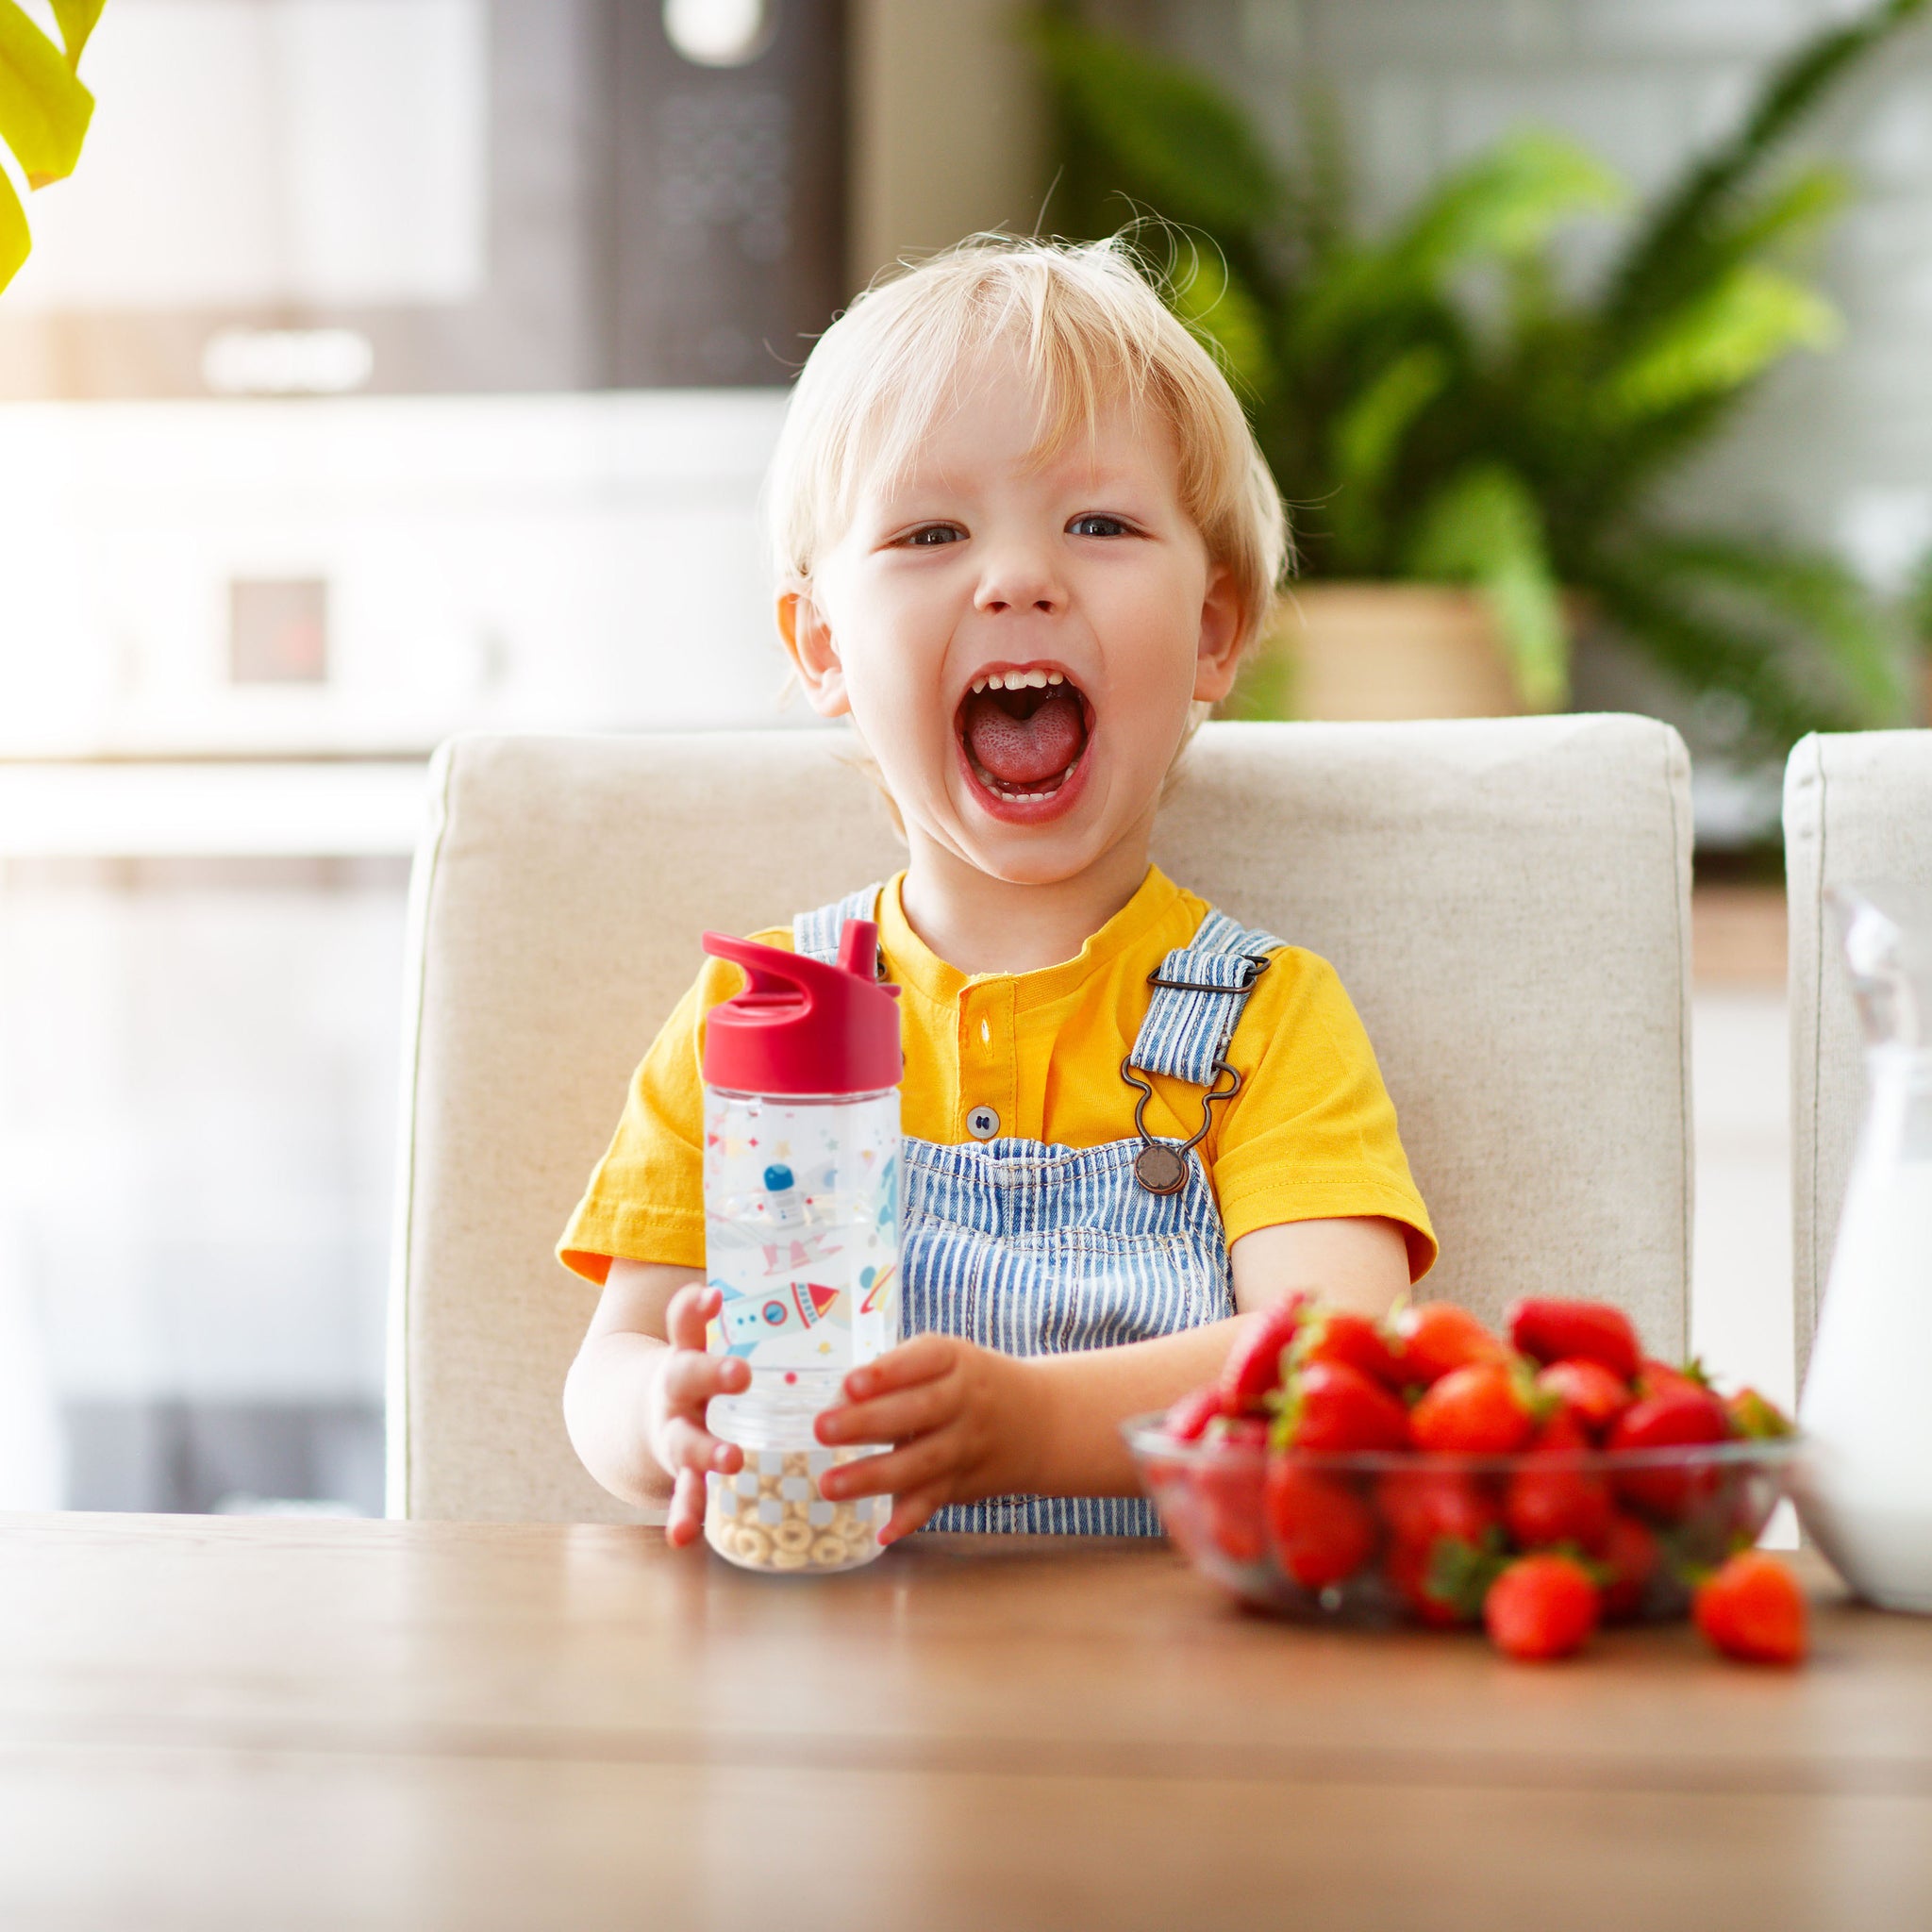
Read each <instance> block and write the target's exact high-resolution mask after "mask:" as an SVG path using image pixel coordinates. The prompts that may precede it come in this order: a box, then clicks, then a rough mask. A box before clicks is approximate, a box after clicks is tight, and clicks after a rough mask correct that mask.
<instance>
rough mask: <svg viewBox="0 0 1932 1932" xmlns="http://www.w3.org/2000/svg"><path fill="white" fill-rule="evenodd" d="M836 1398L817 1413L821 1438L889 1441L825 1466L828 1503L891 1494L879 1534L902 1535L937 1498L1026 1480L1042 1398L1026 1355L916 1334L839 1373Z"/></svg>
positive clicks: (971, 1498) (966, 1498) (953, 1498)
mask: <svg viewBox="0 0 1932 1932" xmlns="http://www.w3.org/2000/svg"><path fill="white" fill-rule="evenodd" d="M845 1396H846V1400H845V1402H844V1404H843V1405H842V1406H841V1407H837V1408H828V1409H826V1410H825V1412H824V1414H823V1415H821V1416H820V1417H819V1419H818V1424H817V1427H818V1438H819V1441H822V1442H824V1443H827V1444H839V1443H844V1442H890V1443H891V1444H892V1445H893V1446H892V1447H891V1449H890V1450H887V1451H885V1452H884V1453H882V1454H880V1455H877V1456H868V1457H864V1458H863V1459H861V1460H859V1461H857V1462H848V1463H841V1464H840V1465H839V1466H838V1467H837V1468H834V1469H829V1470H827V1471H826V1472H825V1474H824V1477H823V1478H822V1479H821V1480H820V1483H819V1490H820V1492H821V1493H822V1494H823V1495H824V1496H826V1497H827V1498H829V1499H830V1500H831V1501H833V1502H841V1503H842V1502H849V1501H850V1500H851V1499H852V1498H853V1497H855V1496H891V1497H892V1498H893V1499H894V1501H893V1505H892V1514H891V1521H890V1522H888V1523H887V1524H886V1526H885V1528H884V1529H883V1530H882V1531H881V1532H880V1534H879V1541H881V1542H888V1543H890V1542H896V1541H898V1539H899V1538H900V1537H902V1536H909V1535H910V1534H911V1533H912V1532H913V1531H914V1530H915V1529H917V1528H918V1527H919V1525H920V1524H922V1523H924V1521H925V1520H926V1518H927V1517H928V1516H930V1515H931V1514H932V1513H933V1511H934V1510H935V1509H937V1508H939V1507H940V1506H941V1504H943V1503H973V1502H977V1501H978V1500H979V1498H980V1497H982V1496H998V1495H1005V1494H1007V1493H1008V1491H1014V1490H1024V1489H1027V1488H1030V1487H1031V1483H1030V1481H1029V1472H1030V1470H1031V1469H1032V1467H1033V1460H1032V1457H1033V1448H1034V1443H1033V1435H1032V1432H1033V1431H1034V1430H1036V1429H1037V1428H1038V1426H1039V1423H1040V1414H1041V1405H1040V1402H1039V1399H1038V1394H1037V1392H1036V1391H1034V1390H1033V1387H1032V1379H1031V1373H1030V1370H1029V1366H1028V1364H1027V1363H1025V1362H1023V1361H1019V1360H1016V1359H1015V1358H1014V1357H1011V1356H1007V1355H999V1354H996V1353H995V1352H994V1351H993V1350H991V1349H987V1348H977V1347H975V1346H974V1344H973V1343H972V1342H970V1341H959V1340H958V1337H956V1336H951V1335H919V1336H915V1337H914V1338H913V1339H912V1340H911V1341H908V1342H903V1343H901V1345H900V1346H899V1347H897V1348H895V1349H892V1350H891V1352H890V1353H889V1354H886V1355H882V1356H880V1357H879V1358H878V1359H877V1360H876V1361H874V1362H869V1363H867V1364H866V1366H865V1367H864V1368H862V1369H854V1370H853V1371H852V1373H851V1374H849V1375H847V1376H846V1377H845Z"/></svg>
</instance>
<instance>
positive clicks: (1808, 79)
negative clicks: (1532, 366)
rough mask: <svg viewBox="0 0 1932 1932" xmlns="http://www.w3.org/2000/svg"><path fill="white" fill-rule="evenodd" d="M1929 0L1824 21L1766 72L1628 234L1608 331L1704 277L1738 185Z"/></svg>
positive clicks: (1609, 302) (1669, 301)
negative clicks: (1706, 151) (1732, 127)
mask: <svg viewBox="0 0 1932 1932" xmlns="http://www.w3.org/2000/svg"><path fill="white" fill-rule="evenodd" d="M1927 4H1928V0H1884V4H1883V5H1880V6H1877V7H1874V8H1872V10H1871V11H1870V12H1868V13H1865V14H1863V15H1861V16H1860V17H1859V18H1858V19H1857V20H1852V21H1848V22H1846V23H1845V24H1844V25H1842V26H1834V27H1828V28H1827V29H1826V30H1825V31H1824V32H1823V33H1821V34H1818V35H1815V36H1814V37H1813V38H1812V39H1810V40H1807V41H1804V42H1800V43H1799V45H1798V46H1797V47H1795V48H1794V49H1793V50H1792V52H1791V53H1790V55H1789V56H1788V57H1787V58H1785V59H1784V60H1783V61H1781V62H1780V63H1779V64H1778V65H1777V66H1776V67H1774V69H1773V70H1772V72H1771V74H1770V75H1768V76H1767V78H1766V80H1765V83H1764V85H1763V87H1762V88H1761V89H1760V90H1759V91H1758V93H1757V99H1756V100H1755V101H1754V102H1753V104H1752V106H1751V108H1750V109H1749V111H1748V112H1747V113H1746V114H1745V116H1744V118H1743V121H1742V122H1741V123H1740V125H1739V128H1738V131H1737V132H1736V133H1735V134H1734V135H1733V136H1732V137H1731V138H1730V140H1728V141H1726V142H1723V143H1722V144H1721V145H1720V146H1718V147H1717V148H1716V149H1715V150H1714V151H1713V152H1712V153H1711V154H1710V155H1709V156H1708V157H1707V158H1706V159H1705V160H1704V161H1703V162H1702V163H1701V164H1700V165H1699V166H1697V167H1696V168H1694V169H1692V170H1691V173H1690V174H1689V175H1686V176H1685V178H1684V179H1683V181H1682V182H1681V183H1680V184H1679V186H1678V187H1677V189H1676V191H1675V192H1674V193H1672V194H1668V195H1666V196H1665V197H1664V198H1663V199H1662V200H1661V201H1659V202H1658V203H1657V207H1656V208H1655V209H1654V210H1653V211H1652V212H1651V214H1650V216H1649V217H1648V219H1647V220H1646V221H1644V222H1643V224H1642V225H1641V226H1640V227H1639V228H1638V229H1637V231H1636V232H1635V233H1634V234H1633V235H1632V237H1631V239H1630V242H1629V243H1628V244H1627V246H1626V247H1625V249H1624V256H1623V259H1622V261H1621V263H1620V265H1619V266H1618V268H1617V269H1616V271H1615V272H1614V274H1613V275H1612V277H1611V283H1610V289H1609V292H1608V294H1607V298H1606V302H1605V315H1606V318H1607V321H1608V322H1609V323H1610V324H1611V325H1612V326H1613V327H1614V328H1618V329H1627V328H1629V327H1631V326H1633V325H1639V326H1641V323H1642V320H1643V318H1644V317H1645V316H1647V315H1650V314H1653V313H1655V312H1656V311H1657V309H1658V308H1665V307H1669V306H1673V305H1674V303H1675V302H1676V300H1677V299H1678V298H1679V297H1680V296H1681V294H1682V292H1683V291H1684V290H1685V289H1686V288H1687V287H1691V286H1695V285H1696V284H1697V283H1699V282H1701V281H1702V280H1703V279H1704V275H1705V272H1706V262H1705V260H1704V257H1705V254H1706V251H1707V248H1708V246H1709V245H1710V242H1712V240H1713V238H1714V237H1715V236H1716V235H1717V234H1719V233H1720V232H1721V230H1722V229H1723V227H1724V224H1725V220H1726V215H1727V211H1728V210H1729V209H1730V208H1732V207H1733V205H1734V204H1735V202H1736V199H1737V197H1738V195H1739V194H1740V192H1741V191H1742V189H1743V187H1744V185H1745V183H1746V182H1747V181H1748V180H1749V179H1750V178H1751V176H1752V175H1754V174H1756V173H1757V170H1758V169H1759V168H1760V167H1762V166H1763V165H1764V163H1765V161H1766V160H1767V159H1768V158H1770V156H1771V155H1772V154H1774V152H1775V151H1776V149H1777V147H1778V146H1779V144H1780V143H1781V142H1784V141H1785V140H1787V139H1788V138H1789V137H1790V135H1791V134H1792V133H1794V132H1795V131H1796V129H1797V128H1798V127H1799V126H1801V125H1803V123H1804V122H1805V121H1806V120H1807V118H1808V117H1809V116H1810V115H1811V114H1812V113H1814V112H1815V111H1816V110H1817V109H1818V108H1819V107H1820V106H1821V105H1822V104H1823V103H1824V100H1825V98H1826V97H1827V96H1828V95H1829V94H1830V92H1831V91H1832V89H1833V88H1834V87H1835V86H1836V85H1837V84H1838V83H1839V82H1840V80H1841V79H1843V78H1844V76H1845V75H1847V74H1849V73H1850V72H1851V71H1852V69H1853V68H1854V67H1855V66H1857V64H1858V63H1859V62H1860V61H1861V60H1863V59H1864V58H1865V57H1866V56H1868V55H1869V54H1871V53H1872V52H1873V51H1874V50H1875V49H1876V48H1877V47H1878V46H1880V45H1881V44H1883V42H1886V41H1887V40H1889V39H1890V37H1891V36H1892V35H1893V34H1895V33H1897V32H1898V31H1899V30H1900V29H1901V28H1902V27H1905V26H1907V25H1910V24H1911V23H1912V22H1913V21H1914V20H1916V19H1917V18H1918V17H1919V16H1920V15H1921V14H1923V13H1924V11H1925V8H1926V6H1927Z"/></svg>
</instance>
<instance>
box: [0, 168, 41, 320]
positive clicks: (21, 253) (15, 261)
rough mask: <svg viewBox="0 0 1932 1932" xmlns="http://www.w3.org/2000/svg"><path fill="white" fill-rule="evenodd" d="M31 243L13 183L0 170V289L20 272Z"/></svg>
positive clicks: (24, 215)
mask: <svg viewBox="0 0 1932 1932" xmlns="http://www.w3.org/2000/svg"><path fill="white" fill-rule="evenodd" d="M33 245H34V244H33V237H32V236H31V235H30V234H28V232H27V225H26V210H25V208H22V207H21V205H20V196H19V195H17V194H16V193H15V192H13V183H12V182H11V181H10V180H8V177H7V175H6V173H5V171H4V170H0V291H4V290H5V289H6V287H7V285H8V282H10V281H11V280H12V279H13V278H14V276H15V275H18V274H19V273H20V268H21V264H22V263H23V262H24V261H25V259H26V258H27V255H28V252H29V251H30V250H31V249H32V247H33Z"/></svg>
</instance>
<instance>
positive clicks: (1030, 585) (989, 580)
mask: <svg viewBox="0 0 1932 1932" xmlns="http://www.w3.org/2000/svg"><path fill="white" fill-rule="evenodd" d="M1065 604H1066V594H1065V591H1063V589H1062V588H1061V585H1060V582H1059V579H1058V575H1056V574H1055V573H1054V571H1053V570H1052V568H1051V567H1050V566H1049V565H1048V564H1047V562H1046V560H1045V558H1040V557H1034V556H1028V555H1025V554H1024V553H1016V554H1012V555H1008V556H1005V557H1000V558H994V559H993V560H992V562H991V565H990V566H989V567H988V569H987V570H986V572H985V574H984V575H982V576H981V578H980V580H979V591H978V594H977V596H975V598H974V607H975V608H977V609H979V610H981V611H983V612H985V613H986V614H988V615H989V616H997V615H999V614H1000V613H1001V612H1002V611H1008V610H1040V611H1044V612H1046V613H1048V614H1049V615H1050V614H1051V613H1053V612H1054V611H1057V610H1059V609H1062V608H1064V607H1065Z"/></svg>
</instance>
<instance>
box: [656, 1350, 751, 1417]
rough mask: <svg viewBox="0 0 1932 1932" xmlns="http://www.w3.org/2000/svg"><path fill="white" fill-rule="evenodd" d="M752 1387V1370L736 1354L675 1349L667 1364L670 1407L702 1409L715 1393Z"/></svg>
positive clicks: (666, 1390)
mask: <svg viewBox="0 0 1932 1932" xmlns="http://www.w3.org/2000/svg"><path fill="white" fill-rule="evenodd" d="M750 1387H751V1370H750V1368H749V1366H748V1365H747V1364H746V1363H744V1362H743V1361H741V1359H740V1358H739V1357H737V1356H731V1355H699V1354H697V1353H695V1352H694V1351H693V1350H691V1349H689V1348H675V1349H673V1350H672V1351H671V1356H670V1358H669V1359H668V1360H667V1361H666V1362H665V1364H664V1405H665V1407H667V1408H674V1409H678V1408H681V1409H687V1410H690V1411H691V1412H693V1413H697V1412H701V1411H702V1410H703V1408H704V1406H705V1404H706V1403H708V1401H710V1399H711V1397H712V1396H714V1395H741V1394H742V1393H743V1392H744V1391H745V1390H747V1389H748V1388H750Z"/></svg>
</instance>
